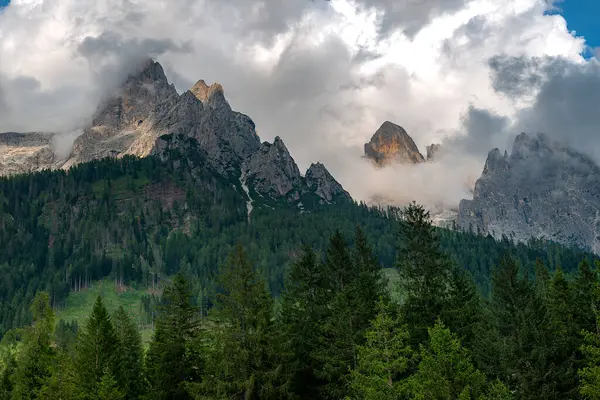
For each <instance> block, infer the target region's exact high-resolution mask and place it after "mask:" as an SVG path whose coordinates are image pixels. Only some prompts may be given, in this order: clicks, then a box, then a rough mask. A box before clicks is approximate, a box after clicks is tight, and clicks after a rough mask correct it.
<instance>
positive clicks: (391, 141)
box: [365, 121, 425, 166]
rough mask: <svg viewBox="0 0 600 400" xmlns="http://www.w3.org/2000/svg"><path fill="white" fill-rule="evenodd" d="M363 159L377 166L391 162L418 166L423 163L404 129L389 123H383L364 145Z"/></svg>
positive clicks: (415, 146)
mask: <svg viewBox="0 0 600 400" xmlns="http://www.w3.org/2000/svg"><path fill="white" fill-rule="evenodd" d="M365 157H366V158H370V159H371V160H373V161H374V162H375V163H376V164H377V165H379V166H385V165H388V164H390V163H392V162H399V163H402V164H419V163H422V162H424V161H425V158H424V157H423V155H422V154H421V153H420V152H419V149H418V148H417V145H416V144H415V142H414V140H413V139H412V138H411V137H410V136H409V135H408V133H406V131H405V130H404V128H402V127H401V126H400V125H396V124H394V123H392V122H390V121H386V122H384V123H383V124H382V125H381V126H380V127H379V129H377V131H376V132H375V134H374V135H373V137H371V140H370V141H369V143H366V144H365Z"/></svg>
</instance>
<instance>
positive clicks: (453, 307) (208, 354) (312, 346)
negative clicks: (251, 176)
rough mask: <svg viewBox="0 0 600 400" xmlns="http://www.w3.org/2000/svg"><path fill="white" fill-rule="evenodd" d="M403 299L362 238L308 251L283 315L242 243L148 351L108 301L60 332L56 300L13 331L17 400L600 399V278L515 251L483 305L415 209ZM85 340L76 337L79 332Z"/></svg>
mask: <svg viewBox="0 0 600 400" xmlns="http://www.w3.org/2000/svg"><path fill="white" fill-rule="evenodd" d="M399 243H401V244H400V245H399V249H398V252H397V261H396V268H397V269H398V272H399V274H400V279H399V281H398V286H399V287H398V290H399V291H400V292H401V293H402V301H401V302H394V301H392V300H391V299H390V296H389V293H388V291H387V288H386V282H385V281H384V279H383V277H382V274H381V265H380V264H379V262H378V260H377V258H376V257H375V256H374V253H373V250H372V247H371V246H370V244H369V242H368V240H367V239H366V237H365V234H364V232H363V231H362V230H361V229H360V228H357V229H356V231H355V233H354V235H353V243H352V245H351V246H348V245H347V243H346V240H345V238H344V236H343V235H342V234H341V233H340V232H335V233H334V234H333V235H332V236H331V237H330V238H329V240H328V243H327V245H326V248H325V251H324V252H323V253H322V254H320V253H318V252H316V251H315V249H314V248H313V247H312V246H309V245H306V246H305V247H304V248H303V249H302V251H301V253H300V254H299V256H298V257H297V259H296V260H295V261H294V263H293V264H292V266H291V268H290V270H289V274H288V276H287V281H286V285H285V288H284V289H283V291H282V293H281V298H280V301H279V302H278V305H277V306H275V302H274V299H273V297H272V295H271V293H270V291H269V289H268V285H267V282H266V280H265V279H264V278H263V277H261V276H260V274H258V273H257V270H256V268H255V265H253V263H252V262H251V260H250V259H249V258H248V255H247V253H246V252H245V250H244V249H243V247H242V246H241V245H240V246H236V247H235V249H234V250H233V251H232V252H231V253H230V254H229V256H228V257H227V259H226V261H225V262H224V263H223V264H222V265H221V266H220V268H219V272H218V276H217V278H216V282H217V283H216V291H217V293H216V296H215V302H214V305H213V307H211V309H210V311H209V312H208V314H207V315H206V316H204V315H202V314H201V313H200V312H199V308H198V305H197V304H195V302H194V301H193V300H192V288H191V286H190V283H189V282H190V277H186V276H185V275H184V274H183V273H179V274H177V275H175V276H174V277H173V278H172V279H171V280H170V281H169V282H168V283H164V291H163V293H162V296H161V302H160V305H159V311H158V315H157V317H156V323H155V329H154V333H153V336H152V339H151V341H150V343H149V344H148V345H147V346H144V345H143V343H142V340H141V337H140V334H139V332H138V330H137V326H136V325H135V324H134V323H133V322H132V320H131V319H130V317H129V316H128V314H127V312H126V311H125V310H123V309H122V308H121V309H119V310H118V311H117V312H116V313H114V314H113V315H110V314H109V313H108V311H107V309H106V307H105V306H104V304H103V302H102V298H100V297H99V298H98V299H97V301H96V303H95V305H94V307H93V311H92V313H91V314H90V316H89V319H88V321H87V324H86V325H85V326H82V327H80V328H79V329H78V331H77V332H72V330H70V329H69V327H63V328H62V329H60V330H59V329H58V328H55V327H56V323H55V320H54V319H55V317H54V311H53V309H52V307H51V301H50V296H49V294H48V293H47V292H39V293H37V294H36V296H35V297H34V299H33V301H32V302H31V304H30V313H31V315H32V320H33V323H32V324H31V325H30V326H27V327H25V328H24V329H19V330H11V331H10V332H9V334H7V335H5V337H4V339H3V344H4V345H5V347H4V348H5V352H4V354H2V357H3V358H2V375H1V379H0V394H1V396H2V398H5V399H288V398H289V399H294V398H298V399H578V398H590V399H595V398H598V396H600V385H599V383H598V382H600V366H598V362H599V361H600V360H599V359H598V354H600V334H599V333H598V332H599V331H598V327H599V325H598V322H599V321H600V320H599V319H598V312H597V308H596V305H597V304H598V302H599V301H600V291H599V290H598V289H599V288H600V286H599V279H598V273H597V272H598V271H597V269H596V267H597V266H593V265H590V264H589V263H588V262H587V261H583V262H582V263H581V264H580V265H579V268H578V271H576V272H575V273H573V274H570V275H569V274H566V273H565V272H564V271H563V270H562V269H561V268H557V269H556V270H554V271H550V270H549V269H548V268H547V266H545V265H544V264H543V263H542V262H541V261H538V262H537V263H536V265H535V276H533V277H531V276H528V275H527V273H525V271H524V270H523V269H522V268H521V267H520V266H519V263H518V262H517V261H516V260H515V258H513V257H512V256H510V255H507V256H505V257H503V258H502V259H501V261H500V262H499V263H498V265H496V266H494V268H493V272H492V276H491V292H490V295H489V297H483V296H482V295H481V292H480V291H479V290H478V289H477V288H476V286H475V284H474V283H473V281H472V279H471V278H470V276H469V274H468V273H467V272H465V270H464V269H462V268H460V267H459V266H457V265H456V263H455V262H453V261H452V260H451V259H450V258H449V257H448V255H447V254H446V253H444V252H443V251H441V249H440V248H441V246H440V238H439V235H438V234H437V233H436V230H435V229H434V228H433V227H432V226H431V223H430V221H429V217H428V214H427V213H426V212H425V210H424V209H423V208H422V207H420V206H418V205H411V206H408V207H407V208H406V209H405V210H404V212H403V218H402V220H401V222H400V232H399ZM69 331H71V333H72V334H71V335H69V334H66V333H65V332H69Z"/></svg>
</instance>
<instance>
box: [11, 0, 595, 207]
mask: <svg viewBox="0 0 600 400" xmlns="http://www.w3.org/2000/svg"><path fill="white" fill-rule="evenodd" d="M548 7H549V6H548V4H546V2H540V1H539V0H525V1H523V0H508V1H507V0H492V1H484V0H453V1H451V2H445V1H439V0H427V1H423V2H419V4H416V3H415V4H414V5H407V6H403V7H402V8H397V7H395V3H393V2H391V1H387V0H356V1H350V0H332V1H325V0H314V1H306V0H290V1H286V2H281V1H276V0H244V1H241V0H225V1H223V0H219V1H217V0H205V1H201V2H190V1H189V0H173V1H171V2H169V3H166V2H164V1H161V0H147V1H144V2H142V1H137V0H130V1H122V0H108V1H105V2H97V1H92V0H63V1H60V2H57V1H54V0H35V1H30V0H13V1H12V2H11V4H10V5H9V6H8V7H7V8H6V9H5V10H4V11H3V12H2V13H0V131H22V132H29V131H50V132H57V133H58V136H56V137H55V140H54V145H55V147H56V149H57V150H56V151H57V153H58V154H57V156H60V157H65V154H68V152H69V151H70V146H71V145H72V141H73V140H74V139H75V137H76V136H77V135H78V133H79V132H81V131H82V130H83V129H84V128H85V127H86V126H88V125H89V123H90V119H91V117H92V116H93V114H94V112H95V111H96V108H97V106H98V104H99V102H100V101H101V100H102V99H103V98H104V96H106V95H108V94H110V93H112V92H113V91H114V90H115V88H116V87H118V85H119V84H120V82H121V81H122V80H123V79H124V78H125V77H126V76H127V75H128V74H129V73H131V72H132V71H133V70H134V69H135V67H136V65H138V64H139V62H140V60H143V59H146V58H147V57H151V58H154V59H156V60H157V61H159V62H160V63H161V64H162V65H163V67H164V68H165V71H166V74H167V77H168V78H169V80H170V81H171V82H173V83H174V84H175V86H176V87H177V89H178V91H179V92H180V93H181V92H183V91H185V90H187V89H188V88H190V87H191V86H192V85H193V83H194V82H196V81H197V80H198V79H204V80H205V81H207V82H219V83H221V84H222V85H223V87H224V88H225V95H226V97H227V99H228V101H229V102H230V104H231V105H232V107H233V108H234V109H235V110H237V111H240V112H243V113H245V114H247V115H249V116H250V117H251V118H252V119H253V120H254V121H255V123H256V126H257V131H258V134H259V135H260V137H261V139H262V140H268V141H272V140H273V138H274V137H275V136H280V137H281V138H282V139H283V140H284V141H285V143H286V145H287V147H288V148H289V150H290V152H291V154H292V156H293V157H294V158H295V160H296V161H297V163H298V164H299V167H300V169H301V170H306V168H308V166H309V165H310V163H312V162H317V161H320V162H323V163H324V164H325V165H326V167H327V168H328V169H329V170H330V171H331V172H332V174H333V175H334V176H335V177H336V179H338V180H339V181H340V182H341V183H342V184H343V185H344V187H345V188H346V189H347V190H348V191H350V193H351V194H352V195H353V196H354V197H355V198H356V199H359V200H364V201H371V200H373V199H374V198H376V197H380V198H383V199H386V201H389V202H392V203H396V204H405V203H407V202H408V201H411V200H416V201H419V202H422V203H424V204H427V205H429V206H430V207H438V206H439V205H440V204H442V205H444V207H445V206H446V205H448V207H456V205H457V204H458V202H459V201H460V199H461V198H468V197H470V190H472V187H473V183H474V180H475V179H476V178H477V177H478V176H479V175H480V174H481V171H482V169H483V164H484V162H485V158H486V155H487V153H488V151H489V150H491V149H492V148H493V147H499V148H501V150H504V149H505V148H510V145H511V141H512V138H514V136H515V135H516V134H518V133H519V132H520V130H526V131H528V132H536V131H542V130H549V131H551V132H548V133H549V134H550V135H554V136H560V135H563V136H567V135H566V133H565V132H568V136H569V137H571V138H572V142H573V144H574V145H576V146H578V148H583V147H586V148H589V144H590V143H595V142H593V141H590V140H591V139H589V138H590V137H591V133H593V132H595V131H594V126H598V125H597V122H600V121H597V118H599V117H598V115H597V114H598V113H593V112H591V108H590V107H584V105H585V104H589V102H591V101H592V100H593V98H592V97H593V96H592V95H593V93H590V91H589V90H588V89H586V88H587V87H590V86H587V82H588V81H589V82H595V81H596V80H599V77H600V71H599V69H598V68H597V67H594V65H596V64H597V61H596V60H595V59H591V60H584V59H583V58H582V56H581V54H582V52H583V51H584V50H585V48H586V45H585V40H584V39H583V38H581V37H576V36H575V35H574V34H573V33H572V32H570V31H569V30H568V29H567V26H566V22H565V20H564V19H563V18H562V17H561V16H560V15H548V14H547V13H546V11H547V9H548ZM399 11H401V12H399ZM515 60H518V61H519V62H515ZM569 79H572V82H573V84H571V83H569V82H567V81H568V80H569ZM599 81H600V80H599ZM561 85H565V86H561ZM564 87H568V88H569V89H572V90H570V91H569V92H568V95H569V104H563V103H561V101H560V98H561V96H562V94H561V93H564V90H565V89H564ZM591 87H593V86H591ZM586 93H587V94H588V95H585V96H584V95H582V94H586ZM557 110H559V111H560V112H557ZM582 110H584V111H585V115H584V117H585V118H586V119H585V124H578V123H577V120H578V118H581V112H582ZM588 110H589V111H588ZM559 116H560V118H561V121H562V123H561V124H558V123H555V122H554V121H555V120H556V118H559ZM570 116H572V117H573V118H571V119H569V117H570ZM553 118H554V119H553ZM385 120H390V121H392V122H395V123H397V124H399V125H401V126H403V127H404V128H405V129H406V130H407V131H408V133H409V134H410V135H411V136H412V137H413V139H414V140H415V142H416V143H417V145H418V146H419V148H420V149H421V150H422V152H424V149H425V146H426V145H429V144H431V143H442V144H443V145H445V146H446V147H448V148H452V149H453V153H452V155H448V156H447V157H444V158H443V159H441V160H439V161H438V162H435V163H427V164H421V165H417V166H403V165H395V166H392V167H389V168H385V169H375V168H374V167H373V166H372V165H371V164H370V163H369V162H368V161H366V160H364V159H362V158H361V157H362V146H363V144H364V143H366V142H368V141H369V139H370V137H371V135H373V133H374V132H375V131H376V129H377V128H378V127H379V125H381V123H382V122H384V121H385ZM550 121H552V122H550ZM579 138H581V140H580V139H579ZM583 138H588V139H585V140H584V139H583Z"/></svg>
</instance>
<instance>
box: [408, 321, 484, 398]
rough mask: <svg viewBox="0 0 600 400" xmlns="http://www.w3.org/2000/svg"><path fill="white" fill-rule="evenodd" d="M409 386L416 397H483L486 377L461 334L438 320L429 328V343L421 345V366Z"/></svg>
mask: <svg viewBox="0 0 600 400" xmlns="http://www.w3.org/2000/svg"><path fill="white" fill-rule="evenodd" d="M407 390H408V392H409V395H410V398H413V399H422V400H446V399H460V400H468V399H479V398H480V396H483V395H484V393H485V391H486V380H485V376H484V375H483V374H482V373H481V372H479V371H478V370H477V369H475V367H474V366H473V364H472V363H471V359H470V356H469V353H468V351H467V350H466V349H465V348H464V347H462V345H461V344H460V341H459V340H458V338H457V337H456V336H455V335H454V334H452V332H450V329H448V328H446V327H445V326H444V324H443V323H442V322H441V320H438V321H437V323H436V324H435V326H434V327H433V328H430V329H429V342H428V345H427V346H424V345H421V360H420V362H419V366H418V370H417V372H416V373H415V374H414V375H411V376H410V378H408V380H407Z"/></svg>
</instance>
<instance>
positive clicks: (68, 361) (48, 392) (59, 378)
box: [38, 351, 79, 400]
mask: <svg viewBox="0 0 600 400" xmlns="http://www.w3.org/2000/svg"><path fill="white" fill-rule="evenodd" d="M74 367H75V365H74V360H73V357H72V356H70V355H69V354H68V353H67V352H66V351H59V353H58V354H57V355H56V357H55V359H54V362H53V365H52V367H51V370H50V375H49V376H48V377H47V378H46V380H45V382H44V385H43V386H42V388H41V390H40V392H39V396H38V398H39V399H40V400H71V399H77V395H78V393H79V388H78V387H79V385H78V380H77V373H76V371H75V369H74Z"/></svg>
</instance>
